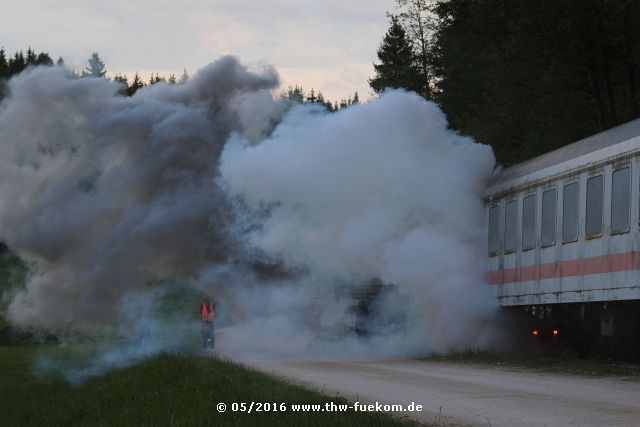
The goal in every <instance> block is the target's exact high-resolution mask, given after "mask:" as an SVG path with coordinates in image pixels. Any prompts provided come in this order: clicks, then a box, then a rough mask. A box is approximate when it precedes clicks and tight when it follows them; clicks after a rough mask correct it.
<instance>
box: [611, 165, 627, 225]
mask: <svg viewBox="0 0 640 427" xmlns="http://www.w3.org/2000/svg"><path fill="white" fill-rule="evenodd" d="M611 178H612V179H611V233H612V234H615V233H624V232H627V231H629V215H630V213H629V208H630V199H631V169H630V168H629V167H626V168H623V169H617V170H614V171H613V174H612V176H611Z"/></svg>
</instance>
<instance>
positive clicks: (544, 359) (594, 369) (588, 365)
mask: <svg viewBox="0 0 640 427" xmlns="http://www.w3.org/2000/svg"><path fill="white" fill-rule="evenodd" d="M425 360H429V361H435V362H453V363H463V364H465V363H466V364H475V365H486V366H498V367H505V368H516V369H526V370H531V371H535V372H543V373H544V372H546V373H554V374H564V375H586V376H621V377H629V378H632V379H634V380H639V381H640V365H635V364H629V363H620V362H614V361H604V360H598V359H579V358H577V357H574V356H563V355H550V356H530V355H524V354H514V353H492V352H482V351H468V352H463V353H457V354H452V355H447V356H431V357H428V358H426V359H425Z"/></svg>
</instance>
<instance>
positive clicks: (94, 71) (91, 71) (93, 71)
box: [82, 52, 107, 77]
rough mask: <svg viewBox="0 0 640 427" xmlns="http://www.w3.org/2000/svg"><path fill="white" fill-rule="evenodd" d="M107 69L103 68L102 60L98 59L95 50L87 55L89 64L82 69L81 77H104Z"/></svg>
mask: <svg viewBox="0 0 640 427" xmlns="http://www.w3.org/2000/svg"><path fill="white" fill-rule="evenodd" d="M106 74H107V70H106V69H105V68H104V62H102V60H101V59H100V56H99V55H98V53H97V52H93V53H92V54H91V56H90V57H89V66H88V67H86V68H85V69H84V70H83V71H82V76H83V77H104V76H105V75H106Z"/></svg>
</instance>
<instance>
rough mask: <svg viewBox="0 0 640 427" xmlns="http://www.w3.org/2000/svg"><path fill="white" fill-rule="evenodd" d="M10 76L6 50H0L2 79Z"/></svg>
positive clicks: (0, 74)
mask: <svg viewBox="0 0 640 427" xmlns="http://www.w3.org/2000/svg"><path fill="white" fill-rule="evenodd" d="M8 76H9V64H8V63H7V57H6V54H5V52H4V48H0V79H3V78H6V77H8Z"/></svg>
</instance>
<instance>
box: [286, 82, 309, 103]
mask: <svg viewBox="0 0 640 427" xmlns="http://www.w3.org/2000/svg"><path fill="white" fill-rule="evenodd" d="M284 96H285V98H287V99H288V100H289V101H292V102H296V103H298V104H303V103H304V99H305V94H304V91H303V90H302V88H301V87H299V86H298V85H296V87H295V88H292V87H291V86H289V89H288V90H287V93H286V94H285V95H284Z"/></svg>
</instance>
